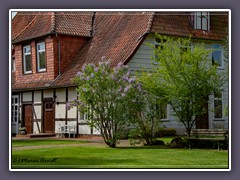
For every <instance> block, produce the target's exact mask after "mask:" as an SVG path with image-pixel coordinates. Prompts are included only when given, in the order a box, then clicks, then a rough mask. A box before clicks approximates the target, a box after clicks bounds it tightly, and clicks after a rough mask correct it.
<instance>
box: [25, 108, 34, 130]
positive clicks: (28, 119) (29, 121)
mask: <svg viewBox="0 0 240 180" xmlns="http://www.w3.org/2000/svg"><path fill="white" fill-rule="evenodd" d="M23 108H24V126H25V127H26V131H27V134H31V133H33V114H32V105H30V104H26V105H24V106H23Z"/></svg>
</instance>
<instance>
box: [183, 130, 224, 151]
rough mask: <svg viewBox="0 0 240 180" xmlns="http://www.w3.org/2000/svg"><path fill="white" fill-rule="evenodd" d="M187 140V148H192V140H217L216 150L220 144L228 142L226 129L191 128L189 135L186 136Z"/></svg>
mask: <svg viewBox="0 0 240 180" xmlns="http://www.w3.org/2000/svg"><path fill="white" fill-rule="evenodd" d="M186 139H187V141H188V142H189V149H191V148H192V143H193V141H198V140H203V141H217V143H218V150H220V144H221V143H224V142H228V130H227V129H192V130H191V132H190V137H189V138H186Z"/></svg>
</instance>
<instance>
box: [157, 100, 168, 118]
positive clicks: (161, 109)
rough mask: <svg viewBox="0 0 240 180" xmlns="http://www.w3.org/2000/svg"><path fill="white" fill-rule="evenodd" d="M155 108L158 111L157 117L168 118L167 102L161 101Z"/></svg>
mask: <svg viewBox="0 0 240 180" xmlns="http://www.w3.org/2000/svg"><path fill="white" fill-rule="evenodd" d="M156 110H157V111H158V113H159V118H160V119H162V120H164V119H168V105H167V103H162V104H160V105H157V106H156Z"/></svg>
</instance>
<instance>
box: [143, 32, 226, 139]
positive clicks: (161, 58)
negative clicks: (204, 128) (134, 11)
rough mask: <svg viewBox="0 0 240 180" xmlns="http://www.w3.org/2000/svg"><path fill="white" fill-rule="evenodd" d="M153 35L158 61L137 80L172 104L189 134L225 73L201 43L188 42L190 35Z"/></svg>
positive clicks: (221, 85) (220, 84)
mask: <svg viewBox="0 0 240 180" xmlns="http://www.w3.org/2000/svg"><path fill="white" fill-rule="evenodd" d="M156 36H157V38H159V39H160V42H162V43H161V44H160V45H159V46H158V47H157V48H156V47H155V46H152V48H153V49H154V52H155V56H154V60H155V61H156V62H157V63H154V64H153V71H152V72H145V71H144V72H142V74H141V76H140V81H141V82H142V83H143V87H144V88H145V89H147V90H148V91H149V92H151V93H153V94H155V95H156V96H158V97H159V98H160V99H162V100H164V101H166V102H167V103H168V104H170V105H171V107H172V109H173V111H174V115H175V116H176V117H177V118H178V119H179V120H180V122H182V123H183V125H184V127H185V128H186V132H187V134H188V136H190V131H191V129H192V127H193V126H194V125H195V122H196V119H197V117H199V116H201V115H203V114H204V113H206V111H207V110H206V109H204V108H203V107H204V104H206V103H208V100H209V96H210V95H212V94H213V93H214V92H219V91H221V88H223V85H224V83H225V82H226V74H225V72H218V68H217V66H216V65H212V63H211V62H212V61H211V59H209V53H210V51H209V50H206V48H205V47H204V46H203V45H202V44H201V45H200V44H199V45H194V46H190V44H191V39H190V38H189V39H177V40H176V39H172V38H167V37H163V36H161V35H158V34H156ZM163 39H164V41H163ZM165 41H166V42H165ZM163 42H164V43H163Z"/></svg>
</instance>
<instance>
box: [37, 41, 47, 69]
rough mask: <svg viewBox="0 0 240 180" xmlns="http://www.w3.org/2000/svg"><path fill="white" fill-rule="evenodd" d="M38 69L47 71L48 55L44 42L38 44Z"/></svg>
mask: <svg viewBox="0 0 240 180" xmlns="http://www.w3.org/2000/svg"><path fill="white" fill-rule="evenodd" d="M37 70H38V72H42V71H46V56H45V43H44V42H41V43H38V44H37Z"/></svg>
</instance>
